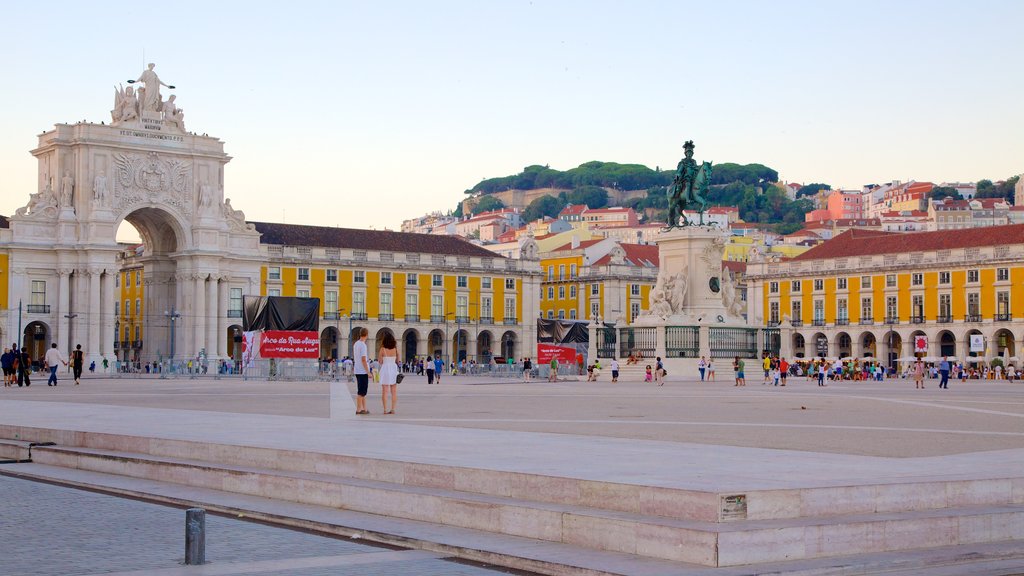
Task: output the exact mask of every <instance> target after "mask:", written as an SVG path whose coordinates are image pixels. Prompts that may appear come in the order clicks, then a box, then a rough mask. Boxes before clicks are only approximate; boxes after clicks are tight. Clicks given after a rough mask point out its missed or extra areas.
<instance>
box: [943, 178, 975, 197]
mask: <svg viewBox="0 0 1024 576" xmlns="http://www.w3.org/2000/svg"><path fill="white" fill-rule="evenodd" d="M939 186H941V187H943V188H954V189H955V190H956V191H957V193H959V194H960V197H961V198H963V199H964V200H971V199H972V198H974V195H975V194H977V193H978V186H977V184H975V183H974V182H943V183H942V184H939Z"/></svg>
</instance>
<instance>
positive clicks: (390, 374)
mask: <svg viewBox="0 0 1024 576" xmlns="http://www.w3.org/2000/svg"><path fill="white" fill-rule="evenodd" d="M377 359H378V360H379V361H380V372H379V374H380V385H381V394H380V401H381V404H383V405H384V413H385V414H394V413H395V402H396V401H397V400H398V343H397V342H395V337H394V336H392V335H391V332H386V333H385V334H384V339H383V340H382V341H381V345H380V350H378V351H377ZM389 392H390V393H391V409H390V410H388V393H389Z"/></svg>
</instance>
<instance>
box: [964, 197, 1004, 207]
mask: <svg viewBox="0 0 1024 576" xmlns="http://www.w3.org/2000/svg"><path fill="white" fill-rule="evenodd" d="M970 202H977V203H979V204H981V207H982V208H984V209H986V210H991V209H993V208H995V207H996V204H1005V203H1006V200H1003V199H1002V198H975V199H974V200H970Z"/></svg>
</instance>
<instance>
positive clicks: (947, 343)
mask: <svg viewBox="0 0 1024 576" xmlns="http://www.w3.org/2000/svg"><path fill="white" fill-rule="evenodd" d="M935 340H936V342H938V344H939V356H956V355H957V353H956V336H955V335H954V334H953V333H952V332H950V331H949V330H942V331H941V332H939V333H938V334H936V335H935Z"/></svg>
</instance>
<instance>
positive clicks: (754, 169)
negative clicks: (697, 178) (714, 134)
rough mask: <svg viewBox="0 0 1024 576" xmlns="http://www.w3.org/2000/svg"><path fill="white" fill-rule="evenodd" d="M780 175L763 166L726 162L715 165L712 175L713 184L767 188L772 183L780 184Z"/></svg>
mask: <svg viewBox="0 0 1024 576" xmlns="http://www.w3.org/2000/svg"><path fill="white" fill-rule="evenodd" d="M778 181H779V173H778V172H776V171H775V170H772V169H771V168H769V167H767V166H764V165H763V164H733V163H731V162H724V163H722V164H715V169H714V172H712V174H711V184H712V185H715V184H731V183H733V182H742V183H744V184H749V185H751V186H765V185H766V184H767V183H770V182H778Z"/></svg>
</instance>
